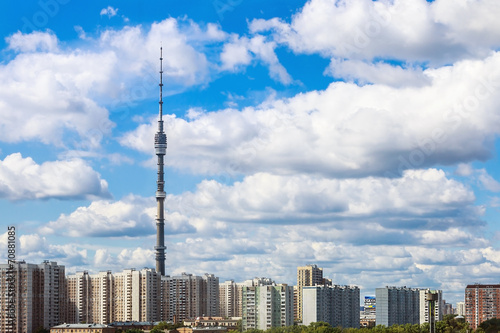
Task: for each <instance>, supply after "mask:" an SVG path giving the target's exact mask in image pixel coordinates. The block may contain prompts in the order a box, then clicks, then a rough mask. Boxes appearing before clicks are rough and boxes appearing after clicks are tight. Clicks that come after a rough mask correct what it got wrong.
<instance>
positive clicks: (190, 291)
mask: <svg viewBox="0 0 500 333" xmlns="http://www.w3.org/2000/svg"><path fill="white" fill-rule="evenodd" d="M161 293H162V316H163V319H162V320H166V321H172V322H180V321H182V320H184V319H188V318H195V317H200V316H209V317H218V316H219V278H218V277H216V276H214V275H213V274H205V275H203V276H195V275H192V274H186V273H182V274H181V275H179V276H163V277H162V292H161Z"/></svg>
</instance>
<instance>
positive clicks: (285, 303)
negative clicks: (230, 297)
mask: <svg viewBox="0 0 500 333" xmlns="http://www.w3.org/2000/svg"><path fill="white" fill-rule="evenodd" d="M242 296H243V316H242V326H243V329H244V330H248V329H255V328H256V329H261V330H267V329H269V328H271V327H281V326H290V325H293V319H294V309H293V287H292V286H288V285H286V284H278V285H275V286H270V285H267V286H252V287H247V286H244V287H243V290H242Z"/></svg>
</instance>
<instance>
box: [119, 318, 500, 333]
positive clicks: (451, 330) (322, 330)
mask: <svg viewBox="0 0 500 333" xmlns="http://www.w3.org/2000/svg"><path fill="white" fill-rule="evenodd" d="M179 326H181V325H172V324H167V323H165V322H162V323H160V325H158V326H156V327H155V328H153V330H151V333H163V332H167V331H169V330H172V329H175V328H177V327H179ZM435 327H436V330H435V333H471V332H472V329H470V327H469V323H467V322H466V321H465V320H464V319H463V318H459V319H457V318H456V316H455V315H446V316H444V318H443V320H440V321H437V322H436V326H435ZM233 332H235V331H233ZM474 332H475V333H497V332H500V319H490V320H487V321H485V322H483V323H481V325H479V327H478V328H477V329H476V330H475V331H474ZM123 333H143V331H141V330H137V329H135V330H127V331H123ZM245 333H429V324H428V323H425V324H422V325H418V324H415V325H411V324H406V325H393V326H389V327H386V326H383V325H378V326H375V327H371V328H367V327H363V328H342V327H332V326H331V325H329V324H327V323H323V322H318V323H312V324H310V325H309V326H301V325H295V326H286V327H273V328H271V329H268V330H266V331H263V330H259V329H251V330H247V331H245Z"/></svg>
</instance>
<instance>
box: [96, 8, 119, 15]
mask: <svg viewBox="0 0 500 333" xmlns="http://www.w3.org/2000/svg"><path fill="white" fill-rule="evenodd" d="M117 13H118V8H113V7H111V6H108V7H106V8H103V9H101V13H100V15H101V16H103V15H107V16H108V17H109V18H112V17H113V16H116V14H117Z"/></svg>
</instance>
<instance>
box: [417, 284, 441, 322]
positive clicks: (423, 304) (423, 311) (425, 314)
mask: <svg viewBox="0 0 500 333" xmlns="http://www.w3.org/2000/svg"><path fill="white" fill-rule="evenodd" d="M428 292H431V290H430V289H420V291H419V303H420V313H419V315H420V324H423V323H428V322H429V302H427V301H426V295H427V293H428ZM432 293H435V294H436V295H437V300H436V301H435V302H434V322H436V321H439V320H442V319H443V311H442V308H441V306H442V304H443V292H442V291H441V290H433V291H432Z"/></svg>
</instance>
